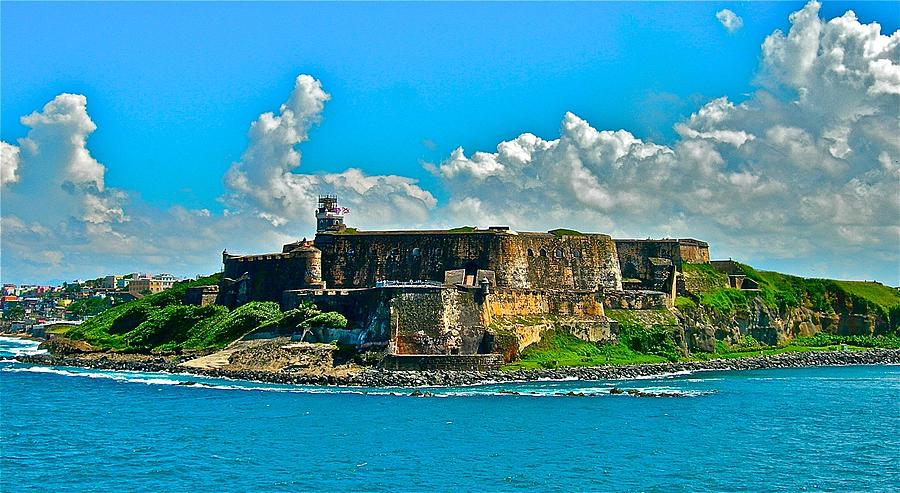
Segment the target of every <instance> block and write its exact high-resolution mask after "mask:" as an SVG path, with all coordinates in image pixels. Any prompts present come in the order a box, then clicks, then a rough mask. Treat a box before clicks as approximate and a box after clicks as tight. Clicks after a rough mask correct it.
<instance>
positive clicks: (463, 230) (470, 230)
mask: <svg viewBox="0 0 900 493" xmlns="http://www.w3.org/2000/svg"><path fill="white" fill-rule="evenodd" d="M447 231H449V232H451V233H474V232H476V231H478V228H476V227H475V226H460V227H458V228H450V229H448V230H447Z"/></svg>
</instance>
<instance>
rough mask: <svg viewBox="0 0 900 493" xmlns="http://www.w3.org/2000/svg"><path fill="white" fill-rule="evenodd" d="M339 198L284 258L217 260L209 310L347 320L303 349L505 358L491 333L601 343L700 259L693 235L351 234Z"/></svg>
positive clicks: (668, 297) (324, 203) (504, 339)
mask: <svg viewBox="0 0 900 493" xmlns="http://www.w3.org/2000/svg"><path fill="white" fill-rule="evenodd" d="M336 200H337V199H336V198H335V197H330V196H326V197H324V198H323V199H320V208H319V210H318V211H317V215H316V217H317V220H318V224H319V231H318V232H317V234H316V237H315V239H314V240H313V241H306V240H303V241H298V242H295V243H291V244H288V245H285V246H284V248H283V249H282V252H281V253H272V254H263V255H247V256H236V255H229V254H228V253H227V252H223V263H224V271H223V274H224V276H223V277H224V279H223V281H222V284H221V285H220V286H219V294H218V298H217V303H220V304H224V305H228V306H232V307H233V306H238V305H241V304H243V303H246V302H248V301H277V302H280V303H281V306H282V308H283V309H289V308H292V307H295V306H298V305H299V304H300V303H304V302H311V303H314V304H315V305H317V306H318V307H319V308H320V309H322V310H325V311H337V312H340V313H342V314H343V315H345V316H346V317H347V318H348V320H349V321H350V326H349V327H348V328H346V329H328V328H322V329H316V331H314V332H312V333H308V334H307V335H306V336H307V337H308V338H309V339H308V340H310V341H311V342H330V341H332V340H338V341H340V342H343V343H347V344H355V345H358V346H385V347H387V350H388V353H389V354H392V355H397V356H403V355H448V356H454V355H481V354H484V355H487V354H504V355H505V356H506V357H507V358H508V357H510V356H511V355H514V354H515V353H516V352H517V351H518V349H520V348H519V347H518V346H517V345H516V339H515V337H512V339H510V335H509V334H506V333H501V332H498V331H497V330H496V327H497V326H503V325H504V324H505V323H506V322H509V321H514V320H518V321H521V320H522V319H523V318H527V319H531V320H532V321H535V320H536V321H537V322H535V324H536V325H540V324H539V323H538V322H540V320H556V321H557V322H559V323H560V324H563V325H566V324H568V325H569V326H571V327H572V331H573V333H575V334H577V335H578V336H579V337H582V338H585V339H587V340H592V341H598V340H604V339H607V338H609V337H611V336H610V327H611V324H610V322H609V320H608V319H607V318H606V316H605V312H604V310H605V308H644V309H646V308H665V307H666V306H668V305H669V304H670V303H671V302H672V298H673V296H674V286H675V280H676V277H677V274H678V271H680V269H681V265H682V264H683V263H684V262H708V261H709V251H708V246H707V244H706V243H705V242H702V241H698V240H692V239H681V240H678V239H676V240H669V239H664V240H613V239H612V238H611V237H610V236H608V235H604V234H582V233H577V232H574V231H568V230H554V231H551V232H547V233H532V232H515V231H510V230H509V228H506V227H492V228H488V229H486V230H476V229H474V228H461V229H459V230H441V231H371V232H366V231H357V230H350V229H347V228H346V227H345V226H344V225H343V216H342V214H341V213H340V209H338V208H337V202H336ZM623 278H626V279H628V283H626V285H623ZM623 288H625V289H623ZM516 323H518V322H516ZM548 323H549V322H548ZM506 325H509V324H506ZM545 325H546V324H545ZM551 325H552V324H551ZM410 361H412V360H410ZM467 361H468V360H467ZM492 361H493V360H492ZM395 363H396V362H395ZM397 364H399V363H397ZM429 364H432V363H429Z"/></svg>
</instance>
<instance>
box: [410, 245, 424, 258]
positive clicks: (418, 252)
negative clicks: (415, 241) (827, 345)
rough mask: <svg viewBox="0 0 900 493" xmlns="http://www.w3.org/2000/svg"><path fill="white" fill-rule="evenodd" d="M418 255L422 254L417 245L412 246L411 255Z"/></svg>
mask: <svg viewBox="0 0 900 493" xmlns="http://www.w3.org/2000/svg"><path fill="white" fill-rule="evenodd" d="M419 255H422V252H421V251H420V250H419V247H416V248H413V249H412V256H413V257H418V256H419Z"/></svg>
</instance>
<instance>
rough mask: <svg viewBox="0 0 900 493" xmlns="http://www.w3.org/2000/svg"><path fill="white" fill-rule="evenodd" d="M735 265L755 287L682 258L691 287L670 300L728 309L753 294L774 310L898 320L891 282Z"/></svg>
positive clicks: (898, 298) (742, 305)
mask: <svg viewBox="0 0 900 493" xmlns="http://www.w3.org/2000/svg"><path fill="white" fill-rule="evenodd" d="M736 265H737V267H738V268H739V269H740V271H741V273H742V274H744V275H745V276H747V278H748V279H751V280H753V281H755V282H756V283H757V284H759V290H758V291H745V290H739V289H732V288H728V287H726V286H727V276H726V275H725V274H722V273H720V272H718V271H716V270H715V268H713V267H712V266H711V265H708V264H688V263H685V264H683V265H682V272H683V275H684V277H685V282H686V284H688V285H689V290H693V291H694V293H693V296H692V297H691V298H687V299H676V301H675V303H676V306H677V307H678V308H680V309H687V308H692V306H691V304H690V302H694V304H699V305H703V306H706V307H708V308H711V309H712V310H713V311H715V312H718V313H723V314H728V313H734V312H736V311H739V310H745V309H747V308H748V307H749V305H750V303H751V301H752V300H753V299H755V298H758V299H759V300H761V301H762V302H763V303H764V304H765V305H767V306H769V307H770V308H773V309H776V310H785V309H789V308H796V307H801V306H803V307H807V308H810V309H812V310H816V311H819V312H823V313H835V312H837V311H839V310H844V311H847V310H851V311H852V312H853V313H874V314H878V315H881V316H882V317H883V318H884V319H885V320H886V321H888V322H889V323H890V325H891V326H892V327H894V328H895V330H896V328H897V327H898V326H900V290H898V289H897V288H892V287H889V286H885V285H883V284H880V283H877V282H863V281H834V280H830V279H807V278H803V277H797V276H791V275H787V274H781V273H778V272H768V271H761V270H756V269H754V268H753V267H750V266H749V265H744V264H739V263H736ZM691 288H692V289H691ZM688 300H690V302H689V301H688Z"/></svg>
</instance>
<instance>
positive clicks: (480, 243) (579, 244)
mask: <svg viewBox="0 0 900 493" xmlns="http://www.w3.org/2000/svg"><path fill="white" fill-rule="evenodd" d="M315 245H316V247H317V248H319V249H320V250H321V251H322V276H323V279H324V281H325V282H326V284H327V285H328V286H330V287H346V288H351V287H367V286H374V285H375V283H376V282H377V281H381V280H398V281H406V280H430V281H438V282H443V280H444V273H445V271H448V270H455V269H464V270H465V271H466V273H467V274H471V275H474V274H475V273H476V272H477V271H478V270H487V271H493V272H494V273H495V275H496V285H497V286H498V287H501V288H519V289H579V290H597V289H601V288H608V289H621V276H620V275H619V261H618V257H617V256H616V246H615V243H614V241H613V240H612V238H610V237H609V236H607V235H601V234H585V235H563V236H557V235H554V234H551V233H512V232H508V231H492V230H488V231H474V232H450V231H396V232H357V233H320V234H318V235H316V240H315Z"/></svg>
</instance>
